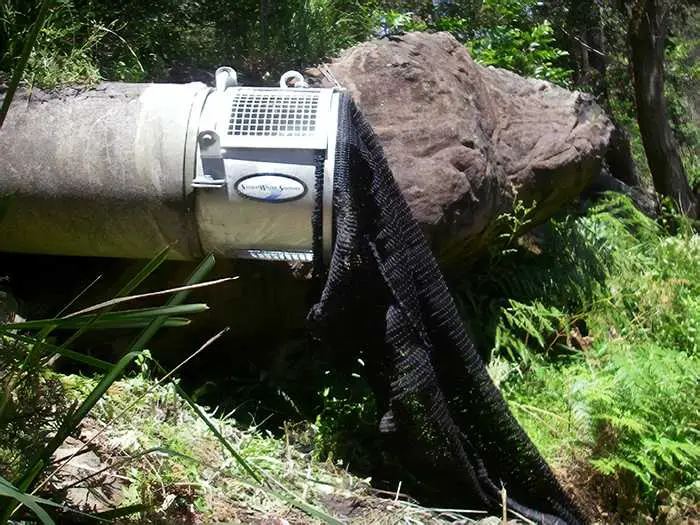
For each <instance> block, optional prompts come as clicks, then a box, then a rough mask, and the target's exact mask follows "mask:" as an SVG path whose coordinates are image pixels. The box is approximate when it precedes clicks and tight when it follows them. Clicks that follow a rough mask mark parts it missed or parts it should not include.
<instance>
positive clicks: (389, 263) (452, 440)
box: [309, 94, 587, 525]
mask: <svg viewBox="0 0 700 525" xmlns="http://www.w3.org/2000/svg"><path fill="white" fill-rule="evenodd" d="M341 97H342V98H341V104H340V114H339V129H338V144H337V153H336V159H335V177H334V193H335V195H334V205H333V209H334V223H335V244H334V250H333V254H332V257H331V260H330V263H329V267H328V269H327V279H326V281H325V285H324V286H323V289H322V291H321V293H320V298H319V300H318V301H317V302H316V304H314V305H313V307H312V308H311V311H310V313H309V326H310V329H311V333H312V335H313V336H314V338H315V339H316V340H317V341H318V342H319V343H320V344H321V345H323V347H325V348H328V349H329V350H332V351H333V352H343V353H345V354H346V355H348V354H349V355H358V352H361V353H362V355H363V359H365V361H366V370H367V374H368V382H369V383H370V386H371V387H372V389H373V391H374V394H375V398H376V402H377V405H378V407H379V411H380V414H383V416H382V417H381V421H380V423H379V432H381V433H382V434H383V436H384V437H385V439H386V441H385V442H386V443H387V446H390V447H392V452H393V453H394V454H397V455H398V457H400V458H401V462H402V466H403V467H404V468H406V469H407V471H408V472H409V473H410V474H411V475H413V476H414V477H415V478H418V479H420V480H421V482H422V483H424V484H428V485H431V486H432V487H433V488H434V489H435V490H436V491H438V492H441V491H444V493H445V494H448V493H449V494H450V495H452V496H453V499H452V500H453V501H454V495H457V499H458V500H459V503H460V507H461V508H476V509H484V510H491V511H497V512H500V509H501V505H502V492H501V489H502V487H504V488H505V489H506V494H507V506H508V508H510V509H512V510H514V511H516V512H518V513H520V514H521V515H522V516H524V517H526V518H528V519H530V520H532V521H535V522H537V523H543V524H547V525H550V524H571V525H574V524H584V523H587V519H586V518H585V516H584V515H583V514H582V512H581V511H580V510H579V509H578V508H577V506H576V505H575V503H574V502H573V501H572V500H571V499H570V498H569V496H568V495H567V494H566V493H565V491H564V490H563V489H562V487H561V486H560V484H559V482H558V481H557V480H556V478H555V477H554V475H553V473H552V471H551V470H550V468H549V467H548V466H547V464H546V463H545V461H544V460H543V459H542V457H541V456H540V454H539V453H538V451H537V449H536V448H535V447H534V445H533V444H532V442H531V441H530V439H529V438H528V437H527V435H526V434H525V432H524V431H523V430H522V428H521V427H520V426H519V424H518V423H517V421H516V420H515V418H514V417H513V415H512V414H511V413H510V411H509V409H508V406H507V404H506V402H505V400H504V399H503V397H502V396H501V393H500V392H499V390H498V389H497V388H496V386H495V385H494V384H493V382H492V381H491V379H490V377H489V375H488V373H487V371H486V367H485V364H484V362H483V361H482V359H481V357H480V355H479V353H478V352H477V350H476V348H475V347H474V345H473V343H472V342H471V340H470V339H469V337H468V335H467V333H466V331H465V328H464V325H463V323H462V320H461V318H460V316H459V314H458V311H457V308H456V306H455V303H454V300H453V299H452V296H451V295H450V292H449V290H448V288H447V285H446V283H445V281H444V278H443V276H442V274H441V272H440V269H439V267H438V265H437V262H436V260H435V258H434V256H433V254H432V252H431V250H430V248H429V246H428V243H427V241H426V239H425V236H424V234H423V232H422V231H421V229H420V227H419V225H418V223H417V222H416V220H415V219H414V218H413V216H412V214H411V212H410V209H409V207H408V205H407V203H406V201H405V200H404V198H403V196H402V195H401V193H400V190H399V188H398V186H397V185H396V182H395V180H394V178H393V175H392V173H391V171H390V169H389V166H388V163H387V160H386V158H385V156H384V153H383V150H382V147H381V145H380V143H379V141H378V139H377V137H376V135H375V134H374V131H373V129H372V127H371V126H370V125H369V123H368V122H367V121H366V120H365V118H364V116H363V115H362V114H361V112H360V111H359V109H358V108H357V106H356V105H355V104H354V102H353V101H352V100H351V99H350V97H349V96H348V95H346V94H343V95H341Z"/></svg>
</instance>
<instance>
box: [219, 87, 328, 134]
mask: <svg viewBox="0 0 700 525" xmlns="http://www.w3.org/2000/svg"><path fill="white" fill-rule="evenodd" d="M318 109H319V94H318V93H309V92H304V91H302V90H298V91H296V90H295V91H292V90H285V91H284V92H277V93H276V92H274V91H266V92H260V91H258V92H245V91H243V90H241V91H239V92H238V93H236V94H235V95H234V96H233V100H232V105H231V118H230V120H229V125H228V131H227V133H228V135H230V136H234V137H313V136H315V135H316V133H317V117H318Z"/></svg>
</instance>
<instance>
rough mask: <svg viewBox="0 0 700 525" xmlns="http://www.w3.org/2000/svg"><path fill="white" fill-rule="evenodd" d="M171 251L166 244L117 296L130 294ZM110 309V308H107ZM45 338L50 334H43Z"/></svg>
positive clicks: (68, 341) (82, 330)
mask: <svg viewBox="0 0 700 525" xmlns="http://www.w3.org/2000/svg"><path fill="white" fill-rule="evenodd" d="M168 253H170V246H169V245H168V246H166V247H165V248H163V249H162V250H161V251H159V252H158V253H157V254H156V255H155V256H154V257H153V258H152V259H151V260H150V261H148V263H147V264H145V265H144V266H143V267H142V268H141V269H140V270H139V271H138V272H137V273H136V275H134V276H133V277H132V278H131V279H129V281H128V282H127V283H126V284H125V285H124V286H123V287H122V288H121V289H120V290H119V291H118V292H117V298H121V297H124V296H127V295H129V294H130V293H131V292H132V291H134V289H136V287H138V286H139V285H140V284H141V283H142V282H143V281H145V280H146V279H147V278H148V277H149V276H150V275H151V274H152V273H153V272H154V271H156V269H157V268H158V267H159V266H160V265H161V264H163V262H165V260H166V259H167V257H168ZM106 311H107V312H108V311H109V308H108V309H107V310H106ZM98 319H99V316H97V317H96V318H95V321H93V322H97V320H98ZM90 327H91V323H88V324H87V325H85V326H83V327H82V328H80V329H79V330H78V331H77V332H75V333H74V334H73V335H71V336H70V337H69V338H68V339H66V341H64V342H63V344H62V345H61V348H67V347H68V346H70V345H71V344H73V342H74V341H75V340H76V339H78V337H80V336H81V335H83V334H84V333H85V332H87V331H88V330H89V329H90ZM42 335H43V337H42V339H44V338H45V337H46V336H47V335H48V334H42Z"/></svg>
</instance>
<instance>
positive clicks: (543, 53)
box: [468, 0, 572, 86]
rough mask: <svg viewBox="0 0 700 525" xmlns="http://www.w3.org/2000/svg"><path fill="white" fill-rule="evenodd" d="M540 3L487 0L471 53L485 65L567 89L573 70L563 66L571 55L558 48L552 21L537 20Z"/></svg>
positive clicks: (469, 45)
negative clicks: (536, 15) (564, 60)
mask: <svg viewBox="0 0 700 525" xmlns="http://www.w3.org/2000/svg"><path fill="white" fill-rule="evenodd" d="M538 4H539V2H535V1H531V0H507V1H503V0H484V2H483V4H482V7H481V13H480V23H481V27H480V28H479V29H478V30H477V31H476V33H475V35H474V37H473V38H472V39H471V40H470V41H469V42H468V47H469V51H470V53H471V55H472V56H473V57H474V58H475V59H476V60H477V61H478V62H480V63H482V64H484V65H489V66H496V67H502V68H505V69H509V70H510V71H514V72H516V73H519V74H521V75H524V76H528V77H534V78H539V79H542V80H549V81H550V82H554V83H555V84H559V85H562V86H568V85H569V84H570V81H571V75H572V71H571V70H569V69H567V68H566V67H563V66H562V65H560V64H562V63H563V62H562V60H561V59H562V58H563V57H566V56H567V55H568V52H567V51H564V50H563V49H560V48H559V47H558V46H557V42H556V40H555V37H554V30H553V29H552V25H551V23H550V22H549V20H547V19H539V18H536V17H535V15H534V8H535V7H536V6H537V5H538Z"/></svg>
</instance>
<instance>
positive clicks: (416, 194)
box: [308, 33, 612, 257]
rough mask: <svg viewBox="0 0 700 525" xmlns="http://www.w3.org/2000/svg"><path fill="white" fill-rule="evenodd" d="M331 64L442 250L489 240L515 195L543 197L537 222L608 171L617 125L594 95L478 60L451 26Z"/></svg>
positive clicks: (469, 249) (470, 249)
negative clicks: (602, 171) (605, 165)
mask: <svg viewBox="0 0 700 525" xmlns="http://www.w3.org/2000/svg"><path fill="white" fill-rule="evenodd" d="M328 68H329V69H330V72H331V73H332V76H334V77H335V78H336V79H337V80H338V81H339V82H340V84H341V85H342V86H344V87H346V88H347V89H348V90H349V92H350V93H351V94H352V96H353V97H354V99H355V100H356V101H357V102H358V103H359V105H360V107H361V109H362V110H363V112H364V113H365V115H366V116H367V117H368V119H369V121H370V122H371V123H372V124H373V126H374V127H375V129H376V131H377V133H378V135H379V137H380V139H381V142H382V144H383V146H384V149H385V152H386V154H387V158H388V159H389V163H390V165H391V168H392V170H393V172H394V175H395V176H396V179H397V181H398V184H399V187H400V188H401V191H402V192H403V195H404V197H405V198H406V200H407V201H408V204H409V205H410V207H411V210H412V211H413V214H414V215H415V217H416V219H417V220H418V221H419V222H420V223H421V224H422V225H423V226H424V230H425V231H426V233H427V234H428V236H429V237H430V238H431V240H432V241H433V246H434V248H435V249H436V250H437V251H438V252H442V253H445V252H446V251H447V250H449V251H450V252H453V253H454V251H457V252H460V253H461V254H462V255H464V256H467V257H470V256H474V255H477V254H478V253H479V252H481V251H483V250H484V248H485V247H486V246H488V244H489V243H491V242H492V241H493V240H494V238H495V236H496V235H498V233H499V230H500V229H499V227H498V223H499V221H498V217H499V216H500V215H502V214H504V213H512V212H513V209H514V201H515V199H519V200H521V201H523V202H524V203H525V205H526V206H528V207H529V206H531V205H532V203H533V202H536V205H535V207H534V209H533V210H532V212H531V214H530V215H529V219H530V220H531V222H530V224H531V225H534V224H536V223H538V222H541V221H544V220H546V219H547V218H549V217H550V216H551V215H552V214H553V213H555V212H556V211H557V210H558V209H560V208H561V206H562V205H564V204H566V203H567V202H569V201H571V200H572V199H574V198H575V197H576V196H577V195H579V193H580V192H581V191H582V190H583V189H584V188H585V187H586V186H587V185H588V183H589V182H590V181H591V179H592V178H593V177H594V175H596V174H597V173H598V172H599V170H600V165H601V159H602V157H603V155H604V153H605V150H606V147H607V144H608V141H609V138H610V133H611V131H612V125H611V123H610V121H609V120H608V118H607V117H606V116H605V114H604V113H603V111H602V110H601V109H600V108H599V107H598V106H597V105H596V104H595V103H594V102H593V100H592V98H591V97H590V96H588V95H585V94H583V93H579V92H571V91H567V90H565V89H562V88H559V87H557V86H555V85H553V84H551V83H549V82H545V81H541V80H533V79H526V78H523V77H520V76H518V75H516V74H514V73H511V72H508V71H505V70H502V69H495V68H492V67H483V66H480V65H478V64H477V63H476V62H474V60H472V59H471V58H470V56H469V54H468V53H467V50H466V48H465V47H464V46H463V45H461V44H460V43H459V42H458V41H457V40H456V39H455V38H453V37H452V36H451V35H449V34H447V33H437V34H426V33H409V34H406V35H404V36H402V37H401V38H400V39H394V40H386V39H383V40H373V41H370V42H366V43H363V44H360V45H358V46H355V47H353V48H352V49H350V50H348V51H346V52H345V53H344V54H343V55H342V56H341V57H340V58H338V59H337V60H335V61H333V62H332V63H330V64H329V65H328ZM308 73H309V74H310V76H312V77H314V78H312V80H316V83H317V84H318V83H323V84H324V85H332V84H331V83H330V82H329V80H328V79H327V78H325V77H323V76H322V73H321V71H320V70H318V69H317V70H311V71H309V72H308ZM319 81H320V82H319Z"/></svg>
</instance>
